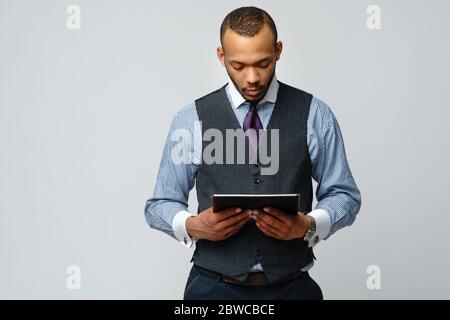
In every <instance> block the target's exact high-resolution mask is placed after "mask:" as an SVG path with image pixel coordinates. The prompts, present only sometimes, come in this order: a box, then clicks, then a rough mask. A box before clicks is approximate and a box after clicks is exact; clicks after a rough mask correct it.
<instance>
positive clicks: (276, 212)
mask: <svg viewBox="0 0 450 320" xmlns="http://www.w3.org/2000/svg"><path fill="white" fill-rule="evenodd" d="M263 211H264V212H267V213H269V214H270V215H272V216H273V217H275V218H276V219H278V220H280V221H283V222H284V221H285V220H286V219H287V218H288V216H287V214H286V213H285V212H284V211H283V210H281V209H278V208H274V207H264V208H263Z"/></svg>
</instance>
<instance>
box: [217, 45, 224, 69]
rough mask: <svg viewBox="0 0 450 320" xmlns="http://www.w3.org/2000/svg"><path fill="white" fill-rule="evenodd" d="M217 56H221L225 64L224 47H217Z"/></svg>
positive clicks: (221, 60)
mask: <svg viewBox="0 0 450 320" xmlns="http://www.w3.org/2000/svg"><path fill="white" fill-rule="evenodd" d="M217 57H218V58H219V60H220V63H222V65H223V66H225V53H224V52H223V49H222V47H217Z"/></svg>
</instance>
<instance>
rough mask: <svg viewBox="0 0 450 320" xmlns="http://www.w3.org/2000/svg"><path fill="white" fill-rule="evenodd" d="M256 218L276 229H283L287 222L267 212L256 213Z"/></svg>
mask: <svg viewBox="0 0 450 320" xmlns="http://www.w3.org/2000/svg"><path fill="white" fill-rule="evenodd" d="M255 219H256V221H263V222H264V223H265V224H267V225H269V226H270V227H271V228H274V229H276V230H282V229H283V227H284V224H285V223H284V221H280V220H278V219H276V218H274V217H273V216H272V215H270V214H268V213H265V212H259V213H258V214H256V215H255Z"/></svg>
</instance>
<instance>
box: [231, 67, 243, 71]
mask: <svg viewBox="0 0 450 320" xmlns="http://www.w3.org/2000/svg"><path fill="white" fill-rule="evenodd" d="M233 68H234V70H238V71H240V70H242V67H233Z"/></svg>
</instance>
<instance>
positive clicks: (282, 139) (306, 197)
mask: <svg viewBox="0 0 450 320" xmlns="http://www.w3.org/2000/svg"><path fill="white" fill-rule="evenodd" d="M279 85H280V86H279V90H278V95H277V101H276V104H275V107H274V110H273V112H272V116H271V118H270V120H269V123H268V125H267V128H265V129H267V137H268V140H267V141H268V142H270V141H271V139H270V129H279V154H280V156H279V170H278V172H277V174H274V175H261V166H263V164H261V163H259V161H258V163H256V164H252V163H249V161H246V163H245V164H226V161H225V160H226V150H224V158H223V163H224V164H216V163H214V164H209V165H208V164H205V163H204V161H202V163H201V164H200V165H199V168H198V172H197V181H196V190H197V197H198V202H199V207H198V212H199V213H200V212H202V211H204V210H206V209H208V208H209V207H211V205H212V204H211V195H213V194H214V193H250V194H264V193H299V194H300V202H299V208H298V210H299V211H301V212H310V211H311V206H312V181H311V160H310V156H309V151H308V145H307V120H308V115H309V108H310V104H311V99H312V95H311V94H309V93H307V92H304V91H302V90H299V89H296V88H293V87H291V86H288V85H286V84H283V83H282V82H279ZM225 86H226V85H224V86H223V87H221V88H220V89H218V90H216V91H214V92H212V93H210V94H208V95H206V96H204V97H202V98H200V99H197V100H196V101H195V104H196V109H197V114H198V117H199V120H200V121H202V134H203V133H204V132H205V131H206V130H207V129H209V128H216V129H219V130H220V131H221V132H222V134H223V137H225V136H226V134H225V129H240V128H241V126H240V124H239V122H238V120H237V118H236V116H235V114H234V112H233V110H232V106H231V104H230V101H229V100H228V97H227V94H226V92H225ZM246 140H247V144H248V139H246ZM209 143H211V142H209V141H203V143H202V144H203V145H202V151H203V150H204V149H205V146H207V145H208V144H209ZM224 145H225V141H224ZM224 149H226V148H224ZM268 151H269V152H268V155H269V156H270V154H271V153H270V152H271V146H270V143H268ZM234 155H235V156H236V147H235V152H234ZM247 160H248V158H247ZM234 163H236V161H235V162H234ZM313 258H314V255H313V252H312V249H311V248H309V247H308V243H307V242H306V241H304V240H303V239H294V240H287V241H286V240H278V239H275V238H272V237H268V236H266V235H265V234H263V233H262V232H261V231H260V230H259V229H258V228H257V227H256V225H255V223H254V221H252V220H251V221H249V222H248V223H246V224H245V225H244V227H243V228H242V229H241V230H240V231H239V232H238V233H236V234H234V235H233V236H231V237H230V238H228V239H226V240H222V241H209V240H205V239H201V240H198V241H197V243H196V249H195V252H194V254H193V257H192V260H191V261H194V264H195V265H197V266H200V267H203V268H206V269H209V270H212V271H216V272H219V273H221V274H224V275H227V276H230V277H233V278H236V279H238V280H241V281H243V280H245V278H246V277H247V274H248V272H249V270H250V269H251V267H252V266H253V265H254V264H255V263H257V262H260V263H261V265H262V266H263V268H264V271H265V273H266V276H267V278H268V280H269V282H270V283H275V282H277V281H279V280H280V279H282V278H283V277H285V276H287V275H289V274H291V273H293V272H296V271H298V270H299V269H300V268H302V267H304V266H306V265H307V264H308V263H310V262H312V260H313Z"/></svg>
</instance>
